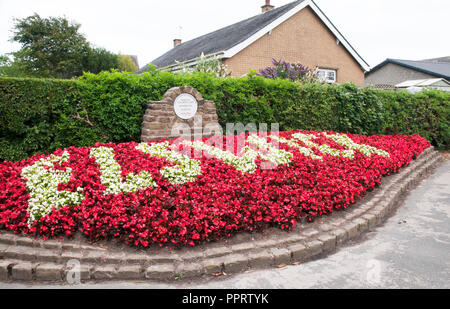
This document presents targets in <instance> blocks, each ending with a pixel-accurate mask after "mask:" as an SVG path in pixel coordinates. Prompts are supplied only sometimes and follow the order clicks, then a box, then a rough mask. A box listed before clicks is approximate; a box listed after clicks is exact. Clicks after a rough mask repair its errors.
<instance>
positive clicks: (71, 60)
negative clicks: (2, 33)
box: [11, 14, 118, 78]
mask: <svg viewBox="0 0 450 309" xmlns="http://www.w3.org/2000/svg"><path fill="white" fill-rule="evenodd" d="M79 29H80V24H77V23H73V22H69V21H68V20H67V19H66V18H62V17H50V18H41V17H40V16H39V15H38V14H34V15H32V16H29V17H26V18H23V19H15V26H14V28H13V36H12V38H11V40H12V41H16V42H18V43H20V44H22V48H21V49H20V50H19V51H17V52H14V53H11V54H12V55H13V56H14V62H15V63H17V64H18V65H19V67H21V68H23V69H24V71H25V72H24V73H25V74H27V75H28V76H37V77H54V78H72V77H77V76H80V75H81V74H83V72H84V71H86V72H92V73H98V72H100V71H102V70H109V69H111V68H117V67H118V61H117V56H116V55H114V54H112V53H110V52H108V51H106V50H105V49H102V48H92V47H91V46H90V44H89V42H88V41H87V40H86V38H85V37H84V35H82V34H81V33H79Z"/></svg>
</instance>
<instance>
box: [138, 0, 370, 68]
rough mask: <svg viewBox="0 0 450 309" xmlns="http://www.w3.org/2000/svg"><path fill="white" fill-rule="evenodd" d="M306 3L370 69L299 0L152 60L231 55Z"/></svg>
mask: <svg viewBox="0 0 450 309" xmlns="http://www.w3.org/2000/svg"><path fill="white" fill-rule="evenodd" d="M306 6H309V7H311V9H312V10H313V11H314V12H315V13H316V15H317V16H318V17H319V18H320V19H321V20H322V22H323V23H324V24H325V25H326V26H327V27H328V29H329V30H330V31H331V32H332V33H333V34H334V35H335V36H336V37H337V38H338V39H339V41H340V42H341V43H342V45H343V46H344V47H345V48H346V49H347V51H348V52H349V53H350V54H351V55H352V56H353V58H354V59H355V60H356V61H357V62H358V63H359V64H360V66H361V67H362V68H363V69H364V70H366V71H367V70H369V65H368V64H367V63H366V62H365V61H364V59H362V57H361V56H359V54H358V53H357V52H356V50H355V49H354V48H353V47H352V46H351V45H350V44H349V43H348V41H347V40H346V39H345V38H344V37H343V36H342V34H341V33H340V32H339V31H338V30H337V28H336V27H335V26H334V25H333V24H332V23H331V21H330V20H329V19H328V17H326V15H325V14H324V13H323V12H322V11H321V10H320V8H319V7H318V6H317V5H316V4H315V3H314V1H312V0H298V1H294V2H291V3H289V4H286V5H284V6H281V7H279V8H276V9H273V10H270V11H267V12H265V13H262V14H259V15H256V16H253V17H251V18H248V19H246V20H243V21H241V22H238V23H235V24H233V25H230V26H227V27H225V28H222V29H219V30H216V31H214V32H211V33H208V34H206V35H203V36H200V37H198V38H195V39H193V40H190V41H188V42H185V43H182V44H180V45H178V46H176V47H174V48H173V49H171V50H169V51H168V52H166V53H165V54H163V55H162V56H160V57H158V58H156V59H155V60H153V61H152V62H151V63H152V64H153V65H156V66H157V67H160V68H163V67H167V66H171V65H176V63H177V62H184V61H189V60H193V59H195V58H197V57H199V56H200V55H201V54H202V53H203V54H204V55H207V56H208V55H217V54H221V56H220V57H221V58H231V57H233V56H234V55H235V54H237V53H238V52H240V51H241V50H243V49H244V48H245V47H247V46H249V45H250V44H252V43H253V42H255V41H256V40H258V39H259V38H261V37H262V36H263V35H265V34H266V33H268V32H269V31H271V30H272V29H274V28H275V27H277V26H278V25H280V24H281V23H283V22H284V21H285V20H287V19H288V18H290V17H292V16H293V15H294V14H296V13H298V12H299V11H301V10H302V9H304V8H305V7H306ZM146 70H147V66H145V67H143V68H141V69H140V70H139V71H138V73H142V72H144V71H146Z"/></svg>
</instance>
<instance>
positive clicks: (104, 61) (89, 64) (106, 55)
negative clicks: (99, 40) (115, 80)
mask: <svg viewBox="0 0 450 309" xmlns="http://www.w3.org/2000/svg"><path fill="white" fill-rule="evenodd" d="M117 68H119V69H120V66H119V58H118V55H116V54H113V53H111V52H109V51H107V50H106V49H104V48H90V50H89V52H88V54H87V56H86V58H85V64H84V68H83V70H84V71H85V72H90V73H94V74H97V73H100V72H101V71H108V70H110V69H117Z"/></svg>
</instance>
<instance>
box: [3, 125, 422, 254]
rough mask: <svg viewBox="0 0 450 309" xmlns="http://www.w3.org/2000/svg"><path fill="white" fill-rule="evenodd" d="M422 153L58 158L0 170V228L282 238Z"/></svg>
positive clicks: (107, 235)
mask: <svg viewBox="0 0 450 309" xmlns="http://www.w3.org/2000/svg"><path fill="white" fill-rule="evenodd" d="M230 145H231V147H230ZM429 146H430V143H429V142H428V141H426V140H425V139H423V138H422V137H420V136H419V135H411V136H402V135H394V136H369V137H365V136H359V135H353V134H339V133H335V132H315V131H289V132H279V133H277V134H269V135H261V136H258V135H257V134H253V133H251V134H246V135H244V134H242V135H240V136H224V137H215V138H211V139H204V140H201V141H200V140H196V141H189V140H183V141H181V142H180V141H170V142H169V141H158V142H150V143H141V144H139V143H135V142H131V143H124V144H96V145H94V146H92V147H80V148H75V147H70V148H67V149H59V150H57V151H55V152H54V153H53V154H51V155H35V156H33V157H31V158H29V159H27V160H22V161H20V162H4V163H2V164H0V229H3V230H10V231H14V232H15V233H24V234H34V235H42V236H43V237H44V238H48V237H57V236H62V235H67V236H70V235H72V234H73V233H75V232H76V231H80V232H81V233H83V234H84V235H86V236H87V237H88V238H89V239H90V240H93V241H95V240H99V239H111V238H120V239H122V240H124V241H125V242H127V243H130V244H133V245H135V246H143V247H148V246H150V245H152V244H157V245H161V246H162V245H164V244H167V243H171V244H175V245H180V246H181V245H191V246H193V245H195V244H197V243H199V242H201V241H205V240H217V239H220V238H224V237H229V236H231V235H232V234H233V233H235V232H238V231H263V230H264V229H266V228H268V227H271V226H277V227H279V228H281V229H283V230H289V229H291V228H293V227H294V226H295V225H296V223H297V221H298V220H299V218H301V217H306V218H308V220H313V219H314V218H315V217H317V216H320V215H323V214H327V213H330V212H332V211H334V210H339V209H344V208H347V207H348V206H350V205H351V204H353V203H355V202H356V200H358V199H360V198H361V197H362V196H363V195H364V194H365V193H366V192H367V191H368V190H372V189H373V188H374V187H375V186H376V185H378V184H379V183H380V181H381V178H382V176H384V175H389V174H391V173H395V172H398V170H399V169H400V168H401V167H403V166H405V165H407V164H409V162H410V161H411V160H412V159H414V158H415V157H416V156H418V155H419V154H420V153H421V152H422V151H423V150H424V149H426V148H428V147H429ZM229 149H231V151H230V150H229Z"/></svg>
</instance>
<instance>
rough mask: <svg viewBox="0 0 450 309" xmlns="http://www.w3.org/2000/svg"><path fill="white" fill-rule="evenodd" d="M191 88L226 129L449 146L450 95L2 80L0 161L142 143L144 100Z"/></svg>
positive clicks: (148, 81)
mask: <svg viewBox="0 0 450 309" xmlns="http://www.w3.org/2000/svg"><path fill="white" fill-rule="evenodd" d="M186 85H189V86H193V87H195V88H197V89H198V90H199V91H200V92H201V93H202V94H203V96H204V97H205V98H206V99H210V100H214V101H215V102H216V105H217V111H218V116H219V121H220V123H221V125H223V126H225V124H226V123H238V122H241V123H244V124H246V123H275V122H276V123H279V124H280V129H282V130H290V129H311V130H334V131H338V132H351V133H356V134H363V135H371V134H413V133H419V134H420V135H422V136H423V137H425V138H427V139H428V140H430V141H431V142H432V143H433V144H434V145H435V146H438V147H440V148H448V147H449V140H450V127H449V122H450V121H449V120H450V116H449V112H450V93H444V92H440V91H426V92H422V93H419V94H415V95H412V94H409V93H406V92H404V91H400V92H393V91H380V90H373V89H367V88H365V89H362V88H358V87H356V86H354V85H352V84H343V85H318V84H298V83H292V82H290V81H286V80H270V79H265V78H262V77H255V76H251V77H243V78H215V77H212V76H211V75H207V74H194V75H174V74H171V73H158V72H151V73H146V74H143V75H135V74H125V73H117V72H113V73H108V72H105V73H101V74H98V75H94V74H85V75H84V76H83V77H81V78H80V79H78V80H70V81H67V80H54V79H18V78H0V161H2V160H8V161H15V160H20V159H23V158H26V157H28V156H30V155H32V154H34V153H37V152H40V153H49V152H52V151H53V150H55V149H57V148H65V147H69V146H87V145H92V144H94V143H95V142H97V141H100V142H115V143H119V142H128V141H131V140H135V141H138V140H139V138H140V131H141V123H142V117H143V114H144V111H145V108H146V104H147V101H149V100H160V99H161V98H162V95H163V94H164V92H165V91H166V90H167V89H169V88H171V87H175V86H186Z"/></svg>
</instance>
